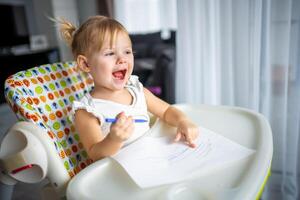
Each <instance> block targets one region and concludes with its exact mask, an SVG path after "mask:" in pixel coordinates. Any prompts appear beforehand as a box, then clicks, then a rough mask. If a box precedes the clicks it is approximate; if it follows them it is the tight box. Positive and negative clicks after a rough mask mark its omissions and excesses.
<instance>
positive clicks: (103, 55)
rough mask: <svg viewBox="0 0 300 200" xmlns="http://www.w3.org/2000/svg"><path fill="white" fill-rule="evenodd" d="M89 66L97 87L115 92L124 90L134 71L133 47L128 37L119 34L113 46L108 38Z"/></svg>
mask: <svg viewBox="0 0 300 200" xmlns="http://www.w3.org/2000/svg"><path fill="white" fill-rule="evenodd" d="M89 64H90V66H91V71H90V74H91V75H92V77H93V79H94V84H95V87H98V88H99V89H101V88H102V89H109V90H113V91H115V90H121V89H123V88H124V86H125V85H126V83H127V81H128V79H129V77H130V75H131V73H132V70H133V53H132V45H131V41H130V39H129V37H128V35H127V34H125V33H122V32H120V33H118V35H117V36H116V40H115V41H114V43H113V45H112V46H111V45H110V38H107V39H106V40H105V42H104V44H103V46H102V48H101V50H100V52H98V53H95V54H94V56H93V57H92V58H91V60H89Z"/></svg>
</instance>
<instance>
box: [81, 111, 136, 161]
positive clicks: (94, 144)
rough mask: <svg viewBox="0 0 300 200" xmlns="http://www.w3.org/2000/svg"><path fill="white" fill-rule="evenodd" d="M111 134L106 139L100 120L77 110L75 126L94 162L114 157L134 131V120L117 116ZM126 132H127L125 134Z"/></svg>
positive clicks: (120, 115) (121, 115)
mask: <svg viewBox="0 0 300 200" xmlns="http://www.w3.org/2000/svg"><path fill="white" fill-rule="evenodd" d="M117 119H118V120H117V122H116V123H115V124H114V125H112V127H111V131H110V133H109V134H108V135H107V136H106V137H104V136H103V134H102V132H101V129H100V125H99V121H98V119H97V118H96V117H95V116H93V115H92V114H91V113H88V112H87V111H86V110H77V111H76V113H75V126H76V130H77V131H78V133H79V136H80V140H81V142H82V144H83V147H84V148H85V150H86V151H87V154H88V155H89V157H90V158H91V159H92V160H94V161H95V160H99V159H102V158H104V157H107V156H111V155H114V154H115V153H117V152H118V150H119V149H120V148H121V147H122V144H123V141H124V140H126V139H127V138H128V137H129V136H130V135H131V133H132V131H133V125H132V118H131V117H126V116H125V115H124V114H119V115H118V116H117ZM124 130H125V132H124Z"/></svg>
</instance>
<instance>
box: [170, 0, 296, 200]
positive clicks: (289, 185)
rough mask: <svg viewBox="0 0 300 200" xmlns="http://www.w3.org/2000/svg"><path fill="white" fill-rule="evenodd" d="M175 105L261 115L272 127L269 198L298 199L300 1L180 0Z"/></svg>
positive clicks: (267, 196) (267, 191)
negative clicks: (225, 108)
mask: <svg viewBox="0 0 300 200" xmlns="http://www.w3.org/2000/svg"><path fill="white" fill-rule="evenodd" d="M177 15H178V19H177V22H178V28H177V30H178V31H177V71H176V74H177V76H176V83H177V84H176V101H177V102H178V103H180V102H188V103H204V104H214V105H217V104H222V105H232V106H241V107H246V108H250V109H254V110H256V111H258V112H261V113H262V114H264V115H265V116H266V117H267V118H268V119H269V122H270V124H271V127H272V132H273V139H274V155H273V162H272V175H271V177H270V179H269V181H268V184H267V187H266V189H265V192H264V195H263V199H269V200H271V199H272V200H273V199H284V200H296V199H299V198H300V197H299V194H298V190H299V183H298V180H299V178H298V176H299V175H298V174H299V172H300V170H299V164H300V161H299V160H300V159H299V155H298V152H299V125H300V124H299V123H300V118H299V116H300V0H189V1H185V0H177Z"/></svg>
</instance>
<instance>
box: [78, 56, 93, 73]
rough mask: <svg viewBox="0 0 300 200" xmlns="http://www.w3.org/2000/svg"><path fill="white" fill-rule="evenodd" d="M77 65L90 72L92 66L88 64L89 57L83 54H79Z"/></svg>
mask: <svg viewBox="0 0 300 200" xmlns="http://www.w3.org/2000/svg"><path fill="white" fill-rule="evenodd" d="M76 61H77V65H78V67H79V69H80V70H82V71H84V72H90V71H91V69H90V66H89V65H88V62H87V58H86V57H85V56H83V55H78V56H77V60H76Z"/></svg>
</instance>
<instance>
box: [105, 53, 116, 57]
mask: <svg viewBox="0 0 300 200" xmlns="http://www.w3.org/2000/svg"><path fill="white" fill-rule="evenodd" d="M114 54H115V53H114V52H107V53H105V54H104V55H105V56H113V55H114Z"/></svg>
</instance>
